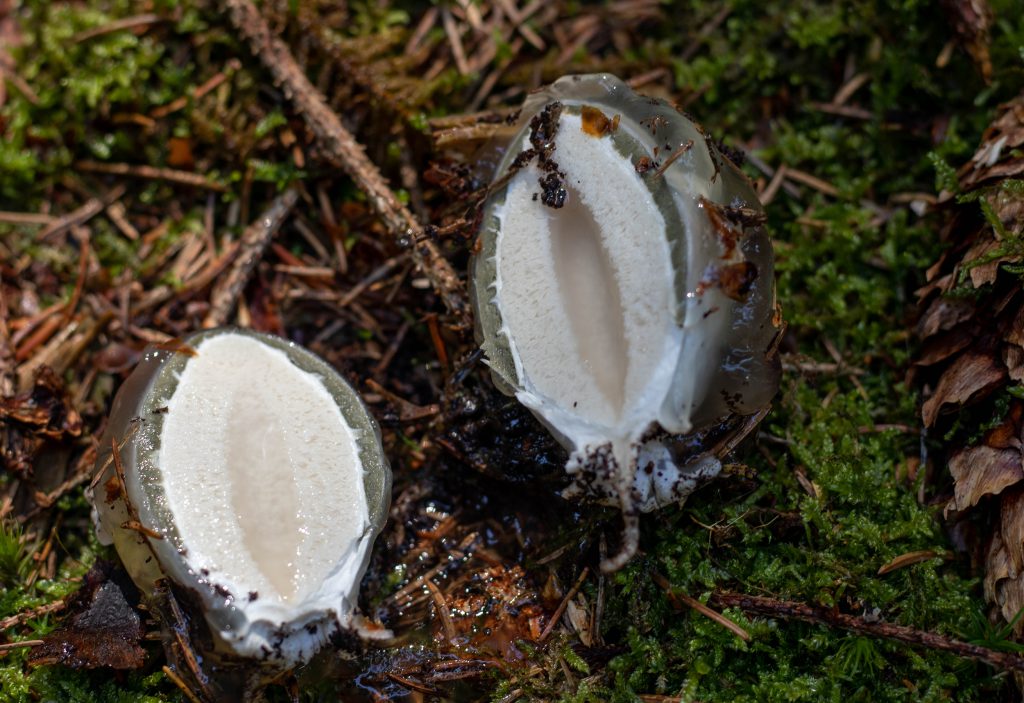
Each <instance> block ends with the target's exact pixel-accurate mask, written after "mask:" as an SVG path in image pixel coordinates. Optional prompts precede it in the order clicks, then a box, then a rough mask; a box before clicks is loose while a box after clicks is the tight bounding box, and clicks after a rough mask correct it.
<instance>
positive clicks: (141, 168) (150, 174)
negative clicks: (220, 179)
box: [75, 161, 228, 199]
mask: <svg viewBox="0 0 1024 703" xmlns="http://www.w3.org/2000/svg"><path fill="white" fill-rule="evenodd" d="M75 168H76V169H77V170H79V171H86V172H88V173H104V174H107V175H111V176H133V177H135V178H145V179H148V180H152V181H167V182H169V183H177V184H179V185H183V186H193V187H195V188H205V189H206V190H212V191H215V192H217V193H225V192H227V190H228V188H227V186H225V185H224V184H223V183H217V182H216V181H211V180H210V179H208V178H206V177H204V176H201V175H199V174H198V173H192V172H190V171H179V170H177V169H173V168H157V167H155V166H146V165H144V164H108V163H101V162H99V161H76V162H75ZM115 199H116V198H115Z"/></svg>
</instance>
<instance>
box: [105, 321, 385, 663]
mask: <svg viewBox="0 0 1024 703" xmlns="http://www.w3.org/2000/svg"><path fill="white" fill-rule="evenodd" d="M225 332H229V333H234V334H241V335H246V336H249V337H252V338H255V339H256V340H258V341H260V342H262V343H264V344H267V345H268V346H270V347H272V348H275V349H278V350H281V351H284V352H285V354H286V355H287V356H288V358H289V360H290V361H291V362H292V363H293V364H295V365H296V366H297V367H299V368H300V369H302V370H303V371H306V372H308V373H312V374H315V375H316V376H318V377H319V378H320V380H321V381H322V382H323V383H324V385H325V387H326V388H327V390H328V392H329V393H330V394H331V396H332V397H333V399H334V400H335V402H337V404H338V406H339V408H340V409H341V412H342V416H343V418H344V419H345V421H346V422H347V423H348V424H349V425H350V426H351V427H353V428H354V429H355V430H356V432H357V439H356V444H357V446H358V452H359V457H360V461H361V463H362V466H363V488H364V491H365V497H366V501H367V507H368V509H369V525H368V527H367V529H366V531H365V532H364V534H363V536H362V537H361V538H360V541H359V542H358V544H357V545H356V547H355V548H356V549H358V553H357V554H353V555H352V556H351V557H350V558H351V559H352V560H353V561H351V562H349V563H350V564H351V569H346V570H345V572H346V573H342V572H339V571H337V570H335V571H334V572H332V573H331V574H329V575H328V576H327V577H326V579H325V580H324V582H323V585H322V586H321V588H320V589H319V590H317V591H315V592H314V593H312V594H310V596H308V597H307V598H305V599H304V600H303V601H302V602H301V603H298V604H295V606H294V607H293V608H291V610H290V617H287V618H286V619H282V614H283V613H284V611H285V610H288V609H287V608H285V607H283V606H282V605H280V604H277V603H270V602H262V603H261V601H260V600H256V601H255V602H252V603H247V602H246V600H247V598H246V596H247V594H241V593H230V594H226V592H225V590H224V588H223V586H222V585H220V584H217V583H214V582H213V579H207V578H204V576H203V575H202V574H199V573H195V572H194V571H193V570H192V569H191V568H190V566H189V564H188V562H187V549H185V548H184V546H183V544H182V541H181V537H180V536H179V534H178V530H177V528H176V527H175V525H174V522H173V517H172V516H171V514H170V512H169V510H168V508H167V500H166V496H165V495H164V493H163V491H164V489H163V487H162V485H161V482H160V467H159V461H158V457H159V449H160V446H159V445H160V436H161V430H162V425H163V414H162V406H163V405H165V404H166V403H165V401H166V399H167V398H168V397H170V396H171V395H172V394H173V392H174V389H175V387H176V384H177V379H178V378H179V377H180V374H181V371H182V370H183V369H184V367H185V365H186V364H187V362H188V360H189V358H190V353H186V351H187V350H189V349H190V347H191V345H196V346H198V345H199V344H201V342H202V341H203V340H204V339H207V338H209V337H212V336H215V335H219V334H224V333H225ZM183 344H184V345H185V346H183V347H182V348H183V349H185V350H186V351H159V350H147V352H146V353H145V355H144V356H143V359H142V361H141V362H140V364H139V365H138V366H137V367H136V369H135V370H134V371H133V372H132V374H130V375H129V377H128V378H127V379H126V380H125V382H124V383H123V384H122V386H121V388H120V389H119V391H118V393H117V395H116V396H115V398H114V402H113V407H112V410H111V415H110V420H109V422H108V425H107V429H106V432H105V434H104V436H103V438H102V440H101V444H100V452H99V456H98V458H97V463H96V466H97V470H98V471H99V472H100V473H99V476H98V479H97V481H96V482H95V484H94V485H95V486H96V487H95V489H94V495H92V496H90V497H91V500H92V502H93V516H94V520H95V521H96V523H97V534H98V536H99V538H100V541H101V542H104V543H110V542H113V544H114V546H115V548H116V549H117V552H118V554H119V556H120V557H121V560H122V562H123V563H124V565H125V568H126V569H127V571H128V573H129V575H130V576H131V577H132V580H133V581H134V582H135V583H136V585H137V586H138V587H139V588H140V590H141V591H142V592H143V593H145V594H147V595H152V594H153V593H154V591H155V590H157V589H156V587H157V582H158V581H159V580H161V579H165V578H166V579H169V580H171V581H172V582H173V583H174V584H176V585H177V586H178V587H180V588H182V589H185V590H187V591H190V592H191V593H192V595H193V596H194V598H193V599H192V600H195V601H197V602H199V603H200V604H201V608H202V610H203V612H202V615H203V616H204V617H205V619H206V622H207V623H208V625H209V626H210V630H211V633H212V634H213V635H214V642H215V646H216V647H217V649H218V650H222V651H224V652H226V653H229V654H232V655H235V656H241V657H245V658H258V659H263V660H265V661H273V662H275V663H276V665H283V666H291V665H295V664H298V663H301V662H303V661H307V660H308V659H309V658H310V657H312V655H313V654H315V653H316V651H317V650H318V649H319V648H320V647H321V646H322V645H323V644H324V642H326V640H327V638H328V637H329V636H330V635H331V634H332V633H333V632H334V631H336V630H337V629H338V628H348V627H356V625H357V622H358V618H356V617H355V616H354V610H355V608H356V605H357V599H358V588H359V583H360V580H361V578H362V574H363V573H364V572H365V569H366V565H367V563H368V561H369V557H370V548H371V547H372V545H373V542H374V539H375V538H376V536H377V535H378V534H379V532H380V530H381V529H382V528H383V526H384V523H385V521H386V519H387V514H388V507H389V504H390V495H391V470H390V468H389V467H388V464H387V461H386V459H385V458H384V455H383V451H382V449H381V446H380V433H379V429H378V427H377V425H376V422H375V421H374V420H373V418H372V417H371V416H370V415H369V413H368V412H367V411H366V409H365V407H364V406H363V404H362V402H361V401H360V400H359V398H358V396H357V395H356V394H355V391H353V390H352V389H351V388H350V387H349V386H348V385H347V384H346V383H345V382H344V381H343V380H342V379H341V377H340V376H339V375H338V374H337V372H335V371H334V370H333V369H332V368H331V367H330V366H329V365H327V364H326V363H325V362H324V361H322V360H321V359H319V358H318V357H316V356H315V355H313V354H312V353H310V352H308V351H306V350H304V349H302V348H301V347H298V346H297V345H294V344H292V343H290V342H288V341H287V340H284V339H280V338H278V337H273V336H271V335H264V334H259V333H254V332H251V331H248V330H241V329H226V328H222V329H214V330H207V331H204V332H200V333H197V334H195V335H192V336H190V337H187V338H186V339H185V340H184V342H183ZM113 442H116V443H117V445H118V447H119V450H118V457H119V459H120V461H121V464H122V465H123V468H124V488H125V491H124V492H123V493H122V494H120V495H118V496H116V497H115V498H114V500H113V501H110V502H108V500H107V498H108V497H109V496H108V495H107V494H108V493H109V491H108V490H107V487H108V486H116V485H117V481H118V479H117V476H116V473H115V462H114V461H113V460H112V459H113V457H112V443H113ZM136 519H137V520H138V522H140V523H141V525H142V526H144V528H145V530H146V531H153V532H155V533H159V534H160V535H162V538H156V537H152V536H148V535H147V534H145V533H144V532H143V531H140V530H138V529H133V528H132V527H127V526H126V523H129V522H130V521H132V520H136ZM341 560H342V556H341V555H339V566H340V565H341ZM339 579H341V580H342V581H344V582H345V583H347V584H348V585H347V586H341V585H340V584H341V581H339ZM342 588H344V589H346V590H345V592H344V593H342V592H341V589H342ZM263 600H264V601H265V600H266V599H263Z"/></svg>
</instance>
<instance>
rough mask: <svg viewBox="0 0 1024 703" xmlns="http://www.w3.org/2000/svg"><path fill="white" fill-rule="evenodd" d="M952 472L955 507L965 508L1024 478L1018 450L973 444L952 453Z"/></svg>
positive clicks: (950, 464)
mask: <svg viewBox="0 0 1024 703" xmlns="http://www.w3.org/2000/svg"><path fill="white" fill-rule="evenodd" d="M949 472H950V473H951V474H953V480H954V481H955V482H956V486H955V489H954V493H953V495H954V497H953V501H952V503H953V506H954V507H955V508H956V509H957V510H961V511H962V510H966V509H967V508H970V507H973V506H975V505H977V504H978V501H979V500H981V499H982V498H983V497H985V496H987V495H998V494H999V493H1001V492H1002V491H1003V490H1004V489H1006V488H1007V487H1008V486H1012V485H1013V484H1015V483H1017V482H1018V481H1020V480H1021V479H1024V467H1022V466H1021V453H1020V450H1019V449H997V448H994V447H989V446H980V447H971V448H970V449H965V450H963V451H961V452H958V453H956V454H954V455H953V457H952V458H951V459H950V460H949Z"/></svg>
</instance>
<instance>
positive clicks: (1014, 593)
mask: <svg viewBox="0 0 1024 703" xmlns="http://www.w3.org/2000/svg"><path fill="white" fill-rule="evenodd" d="M1021 145H1024V94H1021V95H1020V96H1018V97H1017V98H1016V99H1014V100H1012V101H1010V102H1008V103H1006V104H1005V105H1002V106H1000V109H999V114H998V115H997V116H996V118H995V119H994V120H993V122H992V124H991V126H990V127H989V128H988V129H987V130H986V131H985V134H984V135H983V137H982V143H981V146H980V147H979V148H978V150H977V151H976V152H975V154H974V156H973V157H972V158H971V160H970V161H969V162H968V163H967V164H965V165H964V166H963V167H962V168H961V169H960V170H959V172H958V174H957V175H958V180H957V181H956V182H953V180H952V179H950V182H949V185H948V186H947V188H948V190H947V201H948V203H949V204H948V205H947V210H949V213H948V223H947V224H946V227H945V229H944V231H943V238H944V240H945V241H946V242H947V243H948V244H949V249H948V250H947V251H946V252H945V253H944V254H943V256H942V258H941V259H940V260H939V261H938V262H937V263H936V264H935V265H934V266H932V267H931V268H930V269H929V271H928V278H929V283H928V284H927V285H926V286H925V287H924V288H923V289H921V291H920V292H919V295H920V297H921V302H922V310H923V312H922V315H921V322H920V323H919V326H918V329H919V331H920V333H921V335H922V338H923V341H924V353H923V354H922V355H921V357H920V358H919V359H918V361H917V364H918V366H919V367H920V368H921V369H923V370H925V372H926V377H927V378H936V377H937V379H938V380H937V381H936V382H935V386H934V391H933V392H932V395H931V397H930V398H928V400H927V401H926V402H925V404H924V407H923V410H922V417H923V419H924V422H925V425H926V426H929V427H936V428H938V429H942V430H944V431H945V432H946V433H947V435H946V436H947V437H948V438H950V439H952V447H953V449H951V450H950V452H949V458H948V466H949V471H950V474H951V475H952V477H953V498H952V500H951V501H950V502H949V505H948V507H947V512H952V513H953V514H954V515H955V516H958V517H960V516H961V514H966V513H967V512H968V511H970V512H972V513H973V514H975V515H976V516H977V520H978V521H979V523H980V524H981V526H982V528H981V530H982V533H981V535H980V540H981V541H980V542H978V543H976V544H972V545H971V546H972V547H973V548H974V549H976V550H977V551H978V552H979V554H980V555H981V556H980V558H981V559H983V562H984V565H985V594H986V596H987V597H988V598H989V599H990V600H991V601H993V602H994V603H995V604H996V605H997V606H998V608H999V610H1000V612H1001V614H1002V617H1003V618H1004V619H1005V621H1006V622H1010V623H1014V625H1015V628H1014V629H1015V631H1016V632H1017V633H1018V634H1021V633H1024V623H1021V622H1020V620H1019V618H1018V613H1019V612H1020V611H1021V608H1022V607H1024V576H1022V574H1024V571H1022V569H1024V511H1022V508H1024V454H1022V448H1024V423H1022V415H1024V402H1022V401H1021V396H1020V394H1019V392H1018V391H1019V389H1020V385H1019V384H1020V383H1021V381H1024V308H1022V305H1024V285H1022V278H1021V273H1022V270H1021V268H1020V265H1019V264H1020V262H1021V261H1022V260H1024V245H1022V243H1024V189H1022V188H1021V184H1022V181H1020V180H1017V179H1016V177H1017V176H1019V175H1020V174H1022V173H1024V155H1022V154H1021V151H1020V149H1019V147H1020V146H1021ZM954 194H955V195H956V196H957V197H956V202H957V204H956V205H955V206H954V205H953V201H952V199H951V196H952V195H954ZM943 414H945V415H946V417H944V416H943Z"/></svg>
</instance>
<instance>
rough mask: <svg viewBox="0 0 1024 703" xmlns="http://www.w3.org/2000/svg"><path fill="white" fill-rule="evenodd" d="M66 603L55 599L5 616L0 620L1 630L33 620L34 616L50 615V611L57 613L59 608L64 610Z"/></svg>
mask: <svg viewBox="0 0 1024 703" xmlns="http://www.w3.org/2000/svg"><path fill="white" fill-rule="evenodd" d="M64 605H65V603H64V601H63V600H58V601H54V602H53V603H47V604H46V605H41V606H39V607H38V608H33V609H32V610H26V611H23V612H21V613H17V614H15V615H12V616H10V617H9V618H4V619H3V620H0V632H2V631H4V630H6V629H8V628H10V627H14V626H15V625H21V624H22V623H24V622H27V621H29V620H32V619H33V618H38V617H42V616H43V615H49V614H50V613H56V612H57V611H58V610H62V609H63V608H64Z"/></svg>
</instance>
